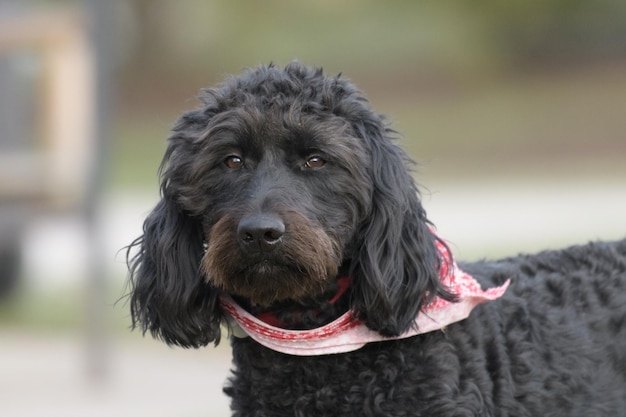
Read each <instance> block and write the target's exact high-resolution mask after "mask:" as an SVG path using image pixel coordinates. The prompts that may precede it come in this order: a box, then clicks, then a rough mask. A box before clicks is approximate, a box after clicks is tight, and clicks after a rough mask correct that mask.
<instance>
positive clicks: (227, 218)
mask: <svg viewBox="0 0 626 417" xmlns="http://www.w3.org/2000/svg"><path fill="white" fill-rule="evenodd" d="M200 99H201V101H202V104H203V105H202V106H201V107H200V108H198V109H196V110H193V111H190V112H188V113H186V114H184V115H183V116H182V117H181V118H180V119H179V120H178V122H177V123H176V125H175V127H174V130H173V135H172V136H171V137H170V139H169V146H168V148H167V151H166V154H165V157H164V160H163V163H162V165H161V195H162V198H161V201H160V202H159V203H158V205H157V206H156V207H155V209H154V210H153V211H152V212H151V213H150V215H149V216H148V218H147V219H146V221H145V223H144V231H143V236H142V237H140V238H139V239H137V240H136V241H135V242H133V243H132V244H131V246H130V248H129V266H130V271H131V279H130V289H131V313H132V318H133V326H140V327H141V329H142V330H143V331H144V332H147V331H150V332H151V333H152V334H153V335H154V336H155V337H159V338H161V339H163V340H164V341H165V342H166V343H168V344H173V345H179V346H183V347H200V346H204V345H207V344H208V343H212V342H213V343H218V342H219V340H220V333H221V332H220V323H221V321H222V312H221V310H220V306H219V303H218V297H219V295H220V294H221V293H223V292H226V293H229V294H230V295H232V296H234V297H236V298H237V300H238V301H239V302H240V303H241V304H242V305H244V306H246V308H248V309H250V310H251V311H252V312H254V313H257V312H263V311H265V312H267V311H271V312H272V314H275V315H276V316H278V317H279V318H280V319H281V320H283V321H284V322H285V323H287V324H286V325H287V326H289V327H292V328H312V327H317V326H319V325H321V324H324V323H326V322H328V321H329V320H332V319H333V318H335V317H337V316H339V315H340V314H342V313H343V312H345V311H346V310H347V309H352V310H353V311H354V312H356V314H357V315H358V317H359V318H361V320H363V322H364V323H365V324H366V325H367V326H368V327H369V328H371V329H373V330H376V331H378V332H380V333H381V334H383V335H385V336H393V335H398V334H400V333H402V332H404V331H406V330H407V329H409V328H410V327H411V326H412V325H413V322H414V318H415V316H416V315H417V314H418V312H419V311H420V309H421V308H422V307H423V306H425V305H426V304H428V303H429V302H430V301H431V300H432V299H433V297H436V296H438V297H442V298H445V299H448V300H454V294H450V293H449V292H448V291H447V290H446V288H444V287H443V286H442V284H441V283H440V281H439V279H438V270H439V267H440V265H439V258H438V255H437V251H436V248H435V240H436V239H438V238H437V237H436V236H435V235H434V234H433V233H432V232H431V229H430V224H429V222H428V219H427V218H426V213H425V211H424V209H423V208H422V206H421V203H420V200H419V193H418V190H417V188H416V186H415V184H414V182H413V180H412V178H411V175H410V171H409V167H410V164H411V161H410V160H409V159H408V157H407V156H406V154H405V153H404V152H403V151H402V150H401V149H400V148H399V147H398V146H397V145H396V144H395V143H394V141H393V131H391V130H390V129H389V128H388V127H387V126H386V124H385V122H384V119H383V117H382V116H380V115H378V114H376V113H374V112H372V111H371V110H370V109H369V107H368V106H367V101H366V100H365V98H364V97H363V96H362V95H361V93H360V92H359V91H358V90H356V89H355V87H354V86H353V85H352V84H351V83H350V82H349V81H348V80H346V79H344V78H341V77H334V78H331V77H326V76H325V75H324V74H323V73H322V71H321V70H319V69H310V68H307V67H304V66H301V65H300V64H298V63H291V64H289V65H287V66H286V67H284V68H279V67H276V66H272V65H270V66H263V67H259V68H257V69H255V70H249V71H247V72H246V73H244V74H243V75H241V76H238V77H234V78H231V79H229V80H227V81H226V82H225V83H224V84H223V85H222V86H220V87H218V88H215V89H209V90H205V91H204V92H203V94H202V95H201V97H200ZM134 250H137V251H136V253H135V254H134V255H132V256H131V252H132V251H134ZM461 266H462V268H463V269H465V270H466V271H467V272H469V273H471V274H472V275H473V276H474V277H475V278H476V279H477V280H478V281H479V282H481V284H482V285H483V287H491V286H494V285H499V284H501V283H502V282H504V281H505V280H506V279H511V280H512V284H511V287H510V288H509V290H508V291H507V293H506V294H505V296H504V297H503V298H501V299H500V300H498V301H494V302H490V303H487V304H484V305H482V306H479V307H477V308H476V309H475V311H474V312H473V313H472V314H471V316H470V317H469V318H468V319H467V320H464V321H462V322H459V323H456V324H453V325H451V326H449V327H448V328H447V329H445V331H437V332H432V333H428V334H424V335H420V336H415V337H412V338H409V339H403V340H398V341H387V342H378V343H371V344H369V345H367V346H365V347H363V348H362V349H360V350H357V351H355V352H351V353H345V354H337V355H326V356H317V357H295V356H289V355H285V354H281V353H277V352H274V351H271V350H269V349H267V348H265V347H263V346H261V345H259V344H257V343H256V342H254V341H253V340H251V339H249V338H247V339H237V338H232V339H231V343H232V347H233V356H234V370H233V376H232V377H231V379H230V383H229V385H228V386H227V387H226V388H225V392H226V393H227V394H228V395H229V396H230V397H231V398H232V410H233V413H234V415H235V416H259V417H261V416H532V417H536V416H624V415H626V348H625V346H626V240H624V241H621V242H616V243H594V244H588V245H586V246H578V247H573V248H569V249H565V250H561V251H552V252H544V253H540V254H538V255H533V256H521V257H517V258H510V259H505V260H501V261H496V262H479V263H473V264H462V265H461ZM343 275H347V276H349V277H350V280H351V285H350V288H349V290H348V292H347V294H345V295H344V296H343V297H342V298H341V299H340V300H339V301H338V302H336V303H329V302H328V300H329V299H330V298H331V297H332V294H333V293H334V292H335V291H336V286H337V278H338V276H343Z"/></svg>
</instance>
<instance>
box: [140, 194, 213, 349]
mask: <svg viewBox="0 0 626 417" xmlns="http://www.w3.org/2000/svg"><path fill="white" fill-rule="evenodd" d="M202 245H203V241H202V228H201V226H200V225H199V224H196V222H195V221H194V220H193V219H191V218H190V217H188V216H187V215H185V214H184V213H182V212H181V211H180V210H178V208H177V207H176V206H175V204H174V203H173V202H172V201H168V199H166V198H163V199H162V200H161V201H160V202H159V203H158V204H157V206H156V207H155V208H154V210H153V211H152V212H151V213H150V215H149V216H148V217H147V218H146V220H145V222H144V226H143V236H141V237H140V238H138V239H137V240H135V241H134V242H133V243H132V244H131V246H130V247H129V249H128V253H129V270H130V289H131V294H130V308H131V316H132V322H133V328H135V327H137V326H139V327H140V328H141V330H142V331H143V332H144V333H146V332H147V331H150V332H151V333H152V335H153V336H154V337H157V338H160V339H162V340H163V341H165V342H166V343H167V344H171V345H179V346H183V347H200V346H205V345H207V344H208V343H211V342H215V343H216V344H217V343H218V342H219V338H220V320H221V313H220V309H219V303H218V299H217V294H216V291H215V290H214V289H212V288H211V287H210V286H209V284H207V283H206V282H205V281H204V279H203V277H202V276H201V274H200V269H199V266H200V259H201V257H202ZM133 248H137V249H138V251H137V253H136V254H134V255H133V256H132V257H131V256H130V252H131V250H132V249H133Z"/></svg>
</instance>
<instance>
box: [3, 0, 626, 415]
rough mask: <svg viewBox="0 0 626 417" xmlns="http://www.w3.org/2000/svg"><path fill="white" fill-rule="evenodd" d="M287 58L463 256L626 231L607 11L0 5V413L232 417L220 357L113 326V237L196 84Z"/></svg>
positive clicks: (139, 199)
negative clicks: (368, 109) (393, 154)
mask: <svg viewBox="0 0 626 417" xmlns="http://www.w3.org/2000/svg"><path fill="white" fill-rule="evenodd" d="M293 59H298V60H300V61H301V62H303V63H305V64H311V65H315V66H321V67H323V68H324V69H325V71H326V72H327V73H329V74H337V73H340V72H341V73H342V74H344V76H346V77H348V78H350V79H352V80H353V81H354V82H355V83H356V84H357V85H358V86H359V87H360V89H361V90H363V91H364V92H365V93H366V95H367V96H368V97H369V99H370V101H371V103H372V107H373V108H374V109H375V110H376V111H378V112H380V113H384V114H386V115H388V116H389V119H390V121H391V122H392V124H393V126H394V127H395V129H396V130H398V131H399V132H400V133H401V134H402V142H401V144H402V146H403V147H405V149H406V150H407V151H408V152H409V153H410V154H411V155H412V157H413V158H415V159H416V160H417V161H418V162H419V166H418V169H417V172H416V179H417V181H418V183H420V184H422V185H423V188H422V191H423V199H424V204H425V206H426V209H427V211H428V213H429V216H430V217H431V219H432V220H433V221H434V222H435V223H436V225H437V226H438V229H439V231H440V232H441V234H442V235H443V236H444V237H446V238H447V239H448V240H449V241H450V243H451V245H452V247H453V249H454V250H455V252H456V254H457V257H459V258H462V259H477V258H480V257H497V256H505V255H513V254H516V253H518V252H530V251H536V250H540V249H544V248H556V247H559V246H562V245H568V244H575V243H582V242H585V241H588V240H596V239H618V238H622V237H624V236H625V235H626V218H625V215H624V213H626V133H625V132H626V2H624V1H622V0H596V1H593V2H589V1H584V0H570V1H560V0H542V1H528V0H527V1H517V0H514V1H508V2H501V1H494V0H478V1H473V2H463V1H448V2H435V1H424V2H416V1H409V0H404V1H400V0H398V1H395V2H381V1H372V0H360V1H359V0H335V1H329V0H323V1H308V2H299V1H289V0H268V1H264V2H252V1H243V0H230V1H226V0H212V1H193V0H179V1H176V2H174V1H165V0H134V1H133V0H127V1H123V0H109V1H100V0H91V1H89V0H84V1H52V0H50V1H44V0H41V1H34V0H33V1H31V0H19V1H17V0H15V1H6V0H4V1H3V0H0V415H2V416H11V417H18V416H19V417H24V416H42V415H46V416H48V417H50V416H64V417H68V416H81V417H84V416H112V415H115V416H118V417H121V416H135V417H136V416H148V415H149V416H151V417H158V416H164V417H165V416H167V417H194V416H204V415H211V416H221V415H228V402H227V400H226V398H225V397H224V396H223V395H222V394H221V386H222V384H223V382H224V379H225V377H226V375H227V373H228V369H229V366H230V363H229V362H230V357H229V350H228V346H225V345H224V344H223V345H220V346H219V347H218V348H217V349H213V348H207V349H200V350H197V351H185V350H182V349H170V348H167V347H164V346H162V345H161V344H160V343H158V342H155V341H153V340H151V339H150V338H142V336H141V334H140V333H139V332H133V333H131V332H130V331H129V325H130V319H129V314H128V305H127V303H126V301H125V299H124V297H123V295H124V294H125V287H124V285H125V279H126V266H125V250H124V246H125V245H127V244H129V243H130V242H131V241H132V240H133V239H134V238H135V237H137V236H139V234H140V233H141V225H142V222H143V218H144V217H145V215H146V214H147V213H148V212H149V210H150V209H151V207H152V206H153V205H154V204H155V203H156V201H157V199H158V179H157V175H156V171H157V167H158V164H159V162H160V159H161V156H162V153H163V151H164V146H165V139H166V138H167V136H168V132H169V128H170V126H171V125H172V123H173V122H174V121H175V119H176V118H177V117H178V115H180V114H181V112H183V111H184V110H186V109H190V108H193V107H194V106H196V104H197V102H196V100H195V96H196V94H197V92H198V90H199V89H200V88H202V87H208V86H212V85H215V84H216V83H219V82H220V81H221V80H223V79H224V77H226V76H227V75H228V74H232V73H239V72H240V71H241V70H242V69H243V68H245V67H254V66H256V65H258V64H262V63H263V64H267V63H270V62H274V63H277V64H279V65H284V64H286V63H288V62H290V61H291V60H293Z"/></svg>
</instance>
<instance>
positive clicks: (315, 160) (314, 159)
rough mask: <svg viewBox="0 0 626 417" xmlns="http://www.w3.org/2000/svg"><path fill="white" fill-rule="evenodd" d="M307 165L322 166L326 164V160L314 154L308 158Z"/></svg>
mask: <svg viewBox="0 0 626 417" xmlns="http://www.w3.org/2000/svg"><path fill="white" fill-rule="evenodd" d="M305 165H306V167H307V168H313V169H315V168H321V167H323V166H324V165H326V161H325V160H324V159H322V157H320V156H317V155H313V156H310V157H309V158H308V159H307V160H306V162H305Z"/></svg>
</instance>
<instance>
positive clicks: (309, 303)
mask: <svg viewBox="0 0 626 417" xmlns="http://www.w3.org/2000/svg"><path fill="white" fill-rule="evenodd" d="M350 282H351V280H350V277H349V276H348V275H341V276H340V277H338V278H337V279H336V280H334V281H333V282H332V283H331V285H330V286H329V288H327V290H326V291H325V292H324V293H323V294H321V295H319V296H317V297H311V298H309V299H306V300H300V301H291V300H290V301H282V302H276V303H274V304H272V305H271V306H269V307H267V308H260V307H255V306H251V305H250V304H249V303H247V302H246V301H245V300H240V299H238V300H237V301H238V302H239V303H240V304H241V305H242V306H244V307H245V308H246V310H248V311H249V312H250V313H252V314H253V315H254V316H255V317H256V318H258V319H259V320H261V321H263V322H264V323H266V324H269V325H270V326H274V327H279V328H281V329H287V330H308V329H314V328H316V327H319V326H322V325H324V324H327V323H330V322H331V321H333V320H335V319H336V318H337V317H339V316H341V315H342V314H344V313H345V312H346V311H348V309H349V292H350Z"/></svg>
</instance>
